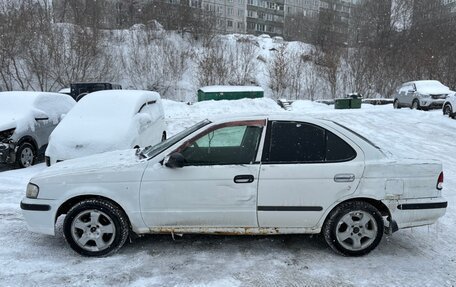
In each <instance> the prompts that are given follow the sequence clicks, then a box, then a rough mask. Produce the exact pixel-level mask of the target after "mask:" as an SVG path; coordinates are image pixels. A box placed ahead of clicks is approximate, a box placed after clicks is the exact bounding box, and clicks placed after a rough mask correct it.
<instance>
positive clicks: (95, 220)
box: [71, 209, 116, 252]
mask: <svg viewBox="0 0 456 287" xmlns="http://www.w3.org/2000/svg"><path fill="white" fill-rule="evenodd" d="M115 232H116V227H115V225H114V221H113V220H112V219H111V217H109V216H108V215H107V214H106V213H104V212H102V211H99V210H96V209H90V210H85V211H82V212H80V213H79V214H78V215H76V217H75V218H74V220H73V222H72V223H71V236H72V238H73V240H74V242H75V243H76V244H77V245H78V246H79V247H80V248H82V249H84V250H87V251H92V252H93V251H102V250H105V249H106V248H108V247H109V246H111V244H112V243H113V242H114V239H115Z"/></svg>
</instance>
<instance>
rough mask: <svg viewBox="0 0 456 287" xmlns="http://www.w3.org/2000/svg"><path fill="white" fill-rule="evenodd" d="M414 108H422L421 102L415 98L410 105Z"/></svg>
mask: <svg viewBox="0 0 456 287" xmlns="http://www.w3.org/2000/svg"><path fill="white" fill-rule="evenodd" d="M410 108H411V109H412V110H420V109H421V107H420V102H419V101H418V100H416V99H415V100H413V102H412V105H411V106H410Z"/></svg>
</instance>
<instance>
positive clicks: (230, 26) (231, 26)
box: [226, 20, 233, 28]
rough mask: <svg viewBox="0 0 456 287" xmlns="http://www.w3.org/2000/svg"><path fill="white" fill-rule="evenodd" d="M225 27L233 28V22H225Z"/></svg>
mask: <svg viewBox="0 0 456 287" xmlns="http://www.w3.org/2000/svg"><path fill="white" fill-rule="evenodd" d="M226 26H227V27H228V28H233V21H231V20H227V21H226Z"/></svg>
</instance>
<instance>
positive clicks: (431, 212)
mask: <svg viewBox="0 0 456 287" xmlns="http://www.w3.org/2000/svg"><path fill="white" fill-rule="evenodd" d="M382 202H383V203H384V204H385V205H386V206H388V208H389V210H390V212H391V217H392V220H393V221H394V222H396V223H397V227H398V228H399V229H403V228H410V227H417V226H423V225H430V224H433V223H435V222H436V221H437V220H438V219H439V218H440V217H442V216H443V215H445V212H446V208H447V205H448V202H447V201H446V200H445V199H444V198H442V197H433V198H421V199H404V200H382Z"/></svg>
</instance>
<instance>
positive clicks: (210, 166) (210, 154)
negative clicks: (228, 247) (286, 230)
mask: <svg viewBox="0 0 456 287" xmlns="http://www.w3.org/2000/svg"><path fill="white" fill-rule="evenodd" d="M264 125H265V121H247V122H231V123H226V124H222V125H217V126H212V127H208V128H207V129H206V130H205V131H203V132H202V133H200V134H199V135H197V136H195V137H194V138H193V139H190V140H188V141H186V142H185V143H184V144H183V145H182V146H180V147H179V148H178V149H177V150H176V151H177V152H180V153H181V154H182V155H183V156H184V158H185V160H186V163H185V166H184V167H182V168H169V167H166V166H165V165H161V164H155V165H151V166H149V167H148V168H147V169H146V171H145V174H144V176H143V182H142V185H141V192H140V200H141V212H142V216H143V219H144V221H145V223H146V224H147V225H148V226H149V227H172V228H179V227H182V228H189V227H196V228H197V227H206V228H208V227H214V228H220V227H257V226H258V222H257V214H256V206H257V186H258V174H259V167H260V165H259V163H257V162H256V158H257V152H258V147H259V144H260V139H261V135H262V132H263V128H264ZM170 152H171V151H170Z"/></svg>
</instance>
